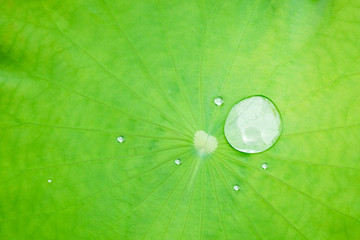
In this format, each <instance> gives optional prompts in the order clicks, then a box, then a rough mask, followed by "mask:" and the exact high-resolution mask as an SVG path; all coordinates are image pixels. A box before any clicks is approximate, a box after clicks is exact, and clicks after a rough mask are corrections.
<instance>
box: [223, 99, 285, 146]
mask: <svg viewBox="0 0 360 240" xmlns="http://www.w3.org/2000/svg"><path fill="white" fill-rule="evenodd" d="M281 130H282V120H281V116H280V113H279V110H278V109H277V107H276V106H275V104H274V103H273V102H272V101H271V100H270V99H268V98H267V97H264V96H253V97H248V98H245V99H243V100H241V101H240V102H238V103H237V104H235V105H234V106H233V107H232V108H231V110H230V113H229V115H228V117H227V119H226V122H225V129H224V131H225V136H226V139H227V141H228V142H229V144H230V145H231V146H232V147H233V148H235V149H236V150H239V151H241V152H245V153H259V152H263V151H265V150H266V149H268V148H270V147H271V146H272V145H274V144H275V142H276V140H277V139H278V138H279V136H280V133H281Z"/></svg>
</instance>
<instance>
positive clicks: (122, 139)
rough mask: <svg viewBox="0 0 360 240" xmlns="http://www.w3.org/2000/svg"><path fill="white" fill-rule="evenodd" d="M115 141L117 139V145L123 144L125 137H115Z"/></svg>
mask: <svg viewBox="0 0 360 240" xmlns="http://www.w3.org/2000/svg"><path fill="white" fill-rule="evenodd" d="M116 139H117V141H118V142H119V143H123V142H124V141H125V137H124V136H119V137H117V138H116Z"/></svg>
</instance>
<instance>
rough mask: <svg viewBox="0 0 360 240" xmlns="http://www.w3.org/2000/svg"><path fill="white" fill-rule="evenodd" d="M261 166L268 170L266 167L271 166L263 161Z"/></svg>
mask: <svg viewBox="0 0 360 240" xmlns="http://www.w3.org/2000/svg"><path fill="white" fill-rule="evenodd" d="M261 167H262V168H263V169H265V170H266V169H267V168H268V167H269V165H267V163H263V164H262V165H261Z"/></svg>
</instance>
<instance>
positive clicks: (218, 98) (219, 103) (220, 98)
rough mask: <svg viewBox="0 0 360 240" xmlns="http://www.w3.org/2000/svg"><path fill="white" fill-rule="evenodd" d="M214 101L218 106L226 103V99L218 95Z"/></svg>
mask: <svg viewBox="0 0 360 240" xmlns="http://www.w3.org/2000/svg"><path fill="white" fill-rule="evenodd" d="M214 103H215V105H217V106H221V105H222V104H223V103H224V99H223V98H222V97H217V98H215V99H214Z"/></svg>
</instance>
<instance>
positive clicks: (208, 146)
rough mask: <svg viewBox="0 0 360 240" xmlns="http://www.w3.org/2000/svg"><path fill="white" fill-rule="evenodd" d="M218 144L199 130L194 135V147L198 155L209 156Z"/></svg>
mask: <svg viewBox="0 0 360 240" xmlns="http://www.w3.org/2000/svg"><path fill="white" fill-rule="evenodd" d="M217 145H218V142H217V140H216V138H215V137H214V136H211V135H209V134H207V133H206V132H205V131H203V130H200V131H197V132H196V133H195V136H194V146H195V149H196V150H197V151H198V153H199V154H200V155H206V154H210V153H212V152H214V151H215V149H216V148H217Z"/></svg>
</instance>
